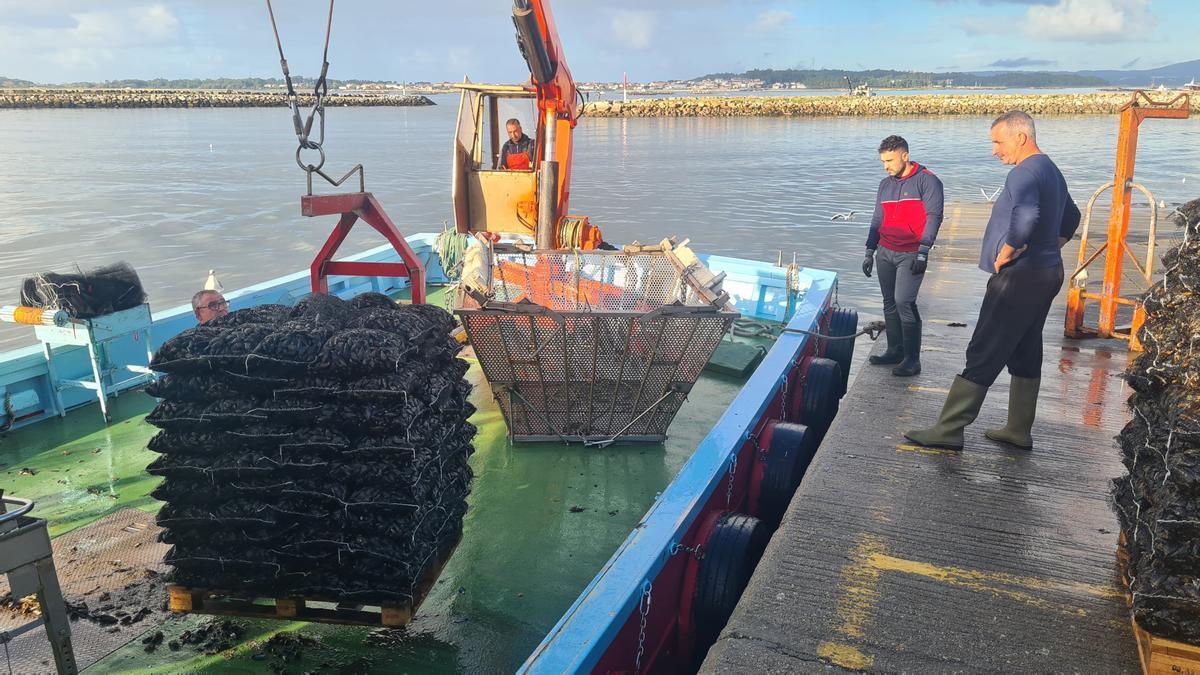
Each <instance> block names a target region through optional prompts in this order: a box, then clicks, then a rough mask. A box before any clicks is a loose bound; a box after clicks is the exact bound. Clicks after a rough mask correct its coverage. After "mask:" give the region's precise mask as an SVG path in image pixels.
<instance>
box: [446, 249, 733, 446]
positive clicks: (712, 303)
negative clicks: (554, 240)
mask: <svg viewBox="0 0 1200 675" xmlns="http://www.w3.org/2000/svg"><path fill="white" fill-rule="evenodd" d="M655 249H657V250H649V251H646V250H643V251H640V252H591V251H589V252H582V251H580V252H576V251H570V250H569V251H536V252H521V251H517V252H497V253H495V254H494V255H491V256H490V260H486V261H484V262H483V263H481V264H482V265H483V267H484V269H483V273H482V274H479V273H478V272H479V271H478V270H476V277H475V278H476V279H477V280H480V282H479V283H477V284H476V286H475V288H474V290H472V291H469V292H467V293H464V295H463V296H462V299H461V301H460V307H459V308H458V309H457V310H456V312H457V313H458V315H459V317H460V318H461V319H462V322H463V326H464V328H465V329H466V332H467V336H468V338H469V339H470V342H471V344H472V345H473V347H474V349H475V355H476V357H477V358H478V359H479V363H480V366H481V367H482V369H483V372H484V375H485V376H486V377H487V379H488V382H489V383H490V384H491V387H492V393H493V395H494V396H495V397H496V400H497V402H498V403H499V405H500V409H501V411H502V412H503V414H504V419H505V421H506V422H507V423H508V428H509V433H510V435H511V436H512V437H513V438H514V439H515V440H520V441H546V440H561V441H568V442H583V443H587V444H596V445H607V444H609V443H613V442H617V441H650V442H653V441H661V440H663V439H665V438H666V431H667V427H668V426H669V425H670V424H671V420H672V419H674V417H675V414H676V413H677V412H678V411H679V408H680V406H681V405H682V404H683V402H684V400H686V398H687V394H688V392H689V391H690V390H691V388H692V385H693V384H695V382H696V379H697V378H699V377H700V373H701V371H702V370H703V369H704V366H705V365H706V364H707V363H708V360H709V358H710V357H711V356H712V353H713V350H715V349H716V347H717V345H718V344H719V342H720V340H721V338H722V336H723V335H724V334H725V333H726V332H728V330H729V328H730V326H731V324H732V323H733V321H734V320H735V319H736V318H738V316H739V315H738V313H737V312H735V311H733V310H732V309H730V308H729V305H728V303H727V300H728V296H726V295H725V294H724V293H723V292H721V291H720V281H721V277H720V276H714V275H712V274H711V273H710V272H709V271H708V270H707V269H706V268H704V267H703V265H701V264H700V263H699V261H698V260H696V259H695V257H694V256H693V255H692V254H691V252H690V251H689V250H687V249H686V247H671V246H669V245H667V244H666V242H664V244H663V245H662V246H660V247H655Z"/></svg>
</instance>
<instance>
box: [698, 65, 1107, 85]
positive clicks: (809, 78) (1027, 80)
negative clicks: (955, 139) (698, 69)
mask: <svg viewBox="0 0 1200 675" xmlns="http://www.w3.org/2000/svg"><path fill="white" fill-rule="evenodd" d="M847 77H849V78H850V80H851V81H853V82H854V84H855V85H859V84H863V83H864V82H865V83H866V84H868V85H870V86H872V87H898V88H902V89H924V88H927V87H939V86H955V87H970V86H975V85H978V86H981V87H1098V86H1103V85H1106V84H1108V81H1107V80H1104V79H1102V78H1099V77H1092V76H1087V75H1076V74H1075V73H1024V72H1013V73H990V74H987V75H981V74H977V73H919V72H911V71H900V70H795V69H787V70H773V69H766V70H761V69H760V70H747V71H746V72H744V73H714V74H712V75H705V76H704V77H703V78H697V79H732V78H745V79H750V80H762V82H763V84H765V85H767V86H770V85H772V84H794V83H799V84H803V85H804V86H806V87H809V88H812V89H839V88H844V87H845V86H846V78H847Z"/></svg>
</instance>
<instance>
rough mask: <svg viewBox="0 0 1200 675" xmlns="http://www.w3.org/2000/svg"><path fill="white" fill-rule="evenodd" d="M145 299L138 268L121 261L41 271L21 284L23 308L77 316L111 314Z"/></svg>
mask: <svg viewBox="0 0 1200 675" xmlns="http://www.w3.org/2000/svg"><path fill="white" fill-rule="evenodd" d="M144 302H146V292H145V291H144V290H143V289H142V282H141V280H140V279H138V275H137V271H136V270H134V269H133V266H132V265H130V264H129V263H125V262H120V263H115V264H112V265H105V266H104V267H98V268H96V269H94V270H90V271H88V272H83V271H77V272H75V273H74V274H58V273H55V272H43V273H41V274H35V275H33V276H32V277H29V278H27V279H25V280H24V281H23V282H22V283H21V301H20V303H19V304H21V305H25V306H26V307H52V308H55V309H61V310H64V311H66V312H67V314H70V315H71V316H73V317H75V318H77V319H90V318H92V317H97V316H103V315H105V314H112V313H113V312H119V311H121V310H123V309H129V308H131V307H137V306H138V305H140V304H142V303H144Z"/></svg>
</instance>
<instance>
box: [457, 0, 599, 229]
mask: <svg viewBox="0 0 1200 675" xmlns="http://www.w3.org/2000/svg"><path fill="white" fill-rule="evenodd" d="M512 16H513V24H514V25H515V27H516V31H517V36H516V37H517V46H518V48H519V49H520V52H521V55H522V56H523V57H524V58H525V62H526V64H527V65H528V67H529V75H530V78H529V82H528V83H525V84H520V85H489V84H475V83H472V82H470V81H464V82H463V83H462V84H461V85H459V88H460V89H461V90H462V100H461V102H460V105H459V114H458V126H457V130H456V136H455V145H454V168H453V176H452V193H453V199H454V220H455V225H456V228H457V230H458V232H460V233H464V234H466V233H471V232H486V233H491V234H492V235H494V236H500V235H506V234H507V235H512V234H518V235H526V236H528V235H532V236H533V237H534V240H535V243H536V246H537V248H540V249H552V248H582V249H593V248H596V247H598V246H599V244H600V243H601V237H600V231H599V229H597V228H596V227H595V226H593V225H591V224H590V222H589V221H588V219H587V218H586V217H573V216H568V215H566V214H567V213H568V206H569V204H570V197H571V187H570V186H571V159H572V155H571V151H572V133H573V131H574V129H575V125H576V123H577V122H578V120H579V92H578V90H577V89H576V88H575V80H574V79H573V78H572V77H571V70H570V68H568V67H567V62H566V59H565V57H564V55H563V46H562V42H561V41H560V40H559V37H558V28H557V27H556V25H555V22H554V15H553V13H552V12H551V11H550V3H549V1H548V0H514V4H513V8H512ZM506 99H526V100H528V99H535V100H536V114H537V131H536V134H535V136H534V140H535V145H536V148H537V151H536V152H535V156H534V158H533V159H534V161H533V162H532V165H531V167H530V169H529V170H505V169H504V168H503V167H500V166H499V165H498V163H499V156H500V143H501V138H502V129H503V120H501V118H500V103H501V102H502V101H505V100H506ZM488 141H490V152H489V153H486V154H485V152H484V145H485V143H488Z"/></svg>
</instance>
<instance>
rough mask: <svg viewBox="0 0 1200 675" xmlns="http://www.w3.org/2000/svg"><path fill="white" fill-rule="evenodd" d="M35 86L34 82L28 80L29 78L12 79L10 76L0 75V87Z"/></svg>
mask: <svg viewBox="0 0 1200 675" xmlns="http://www.w3.org/2000/svg"><path fill="white" fill-rule="evenodd" d="M36 86H37V84H36V83H34V82H30V81H29V80H14V79H12V78H10V77H5V76H3V75H0V87H17V88H23V87H36Z"/></svg>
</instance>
